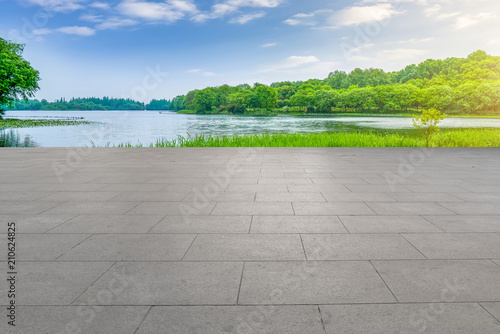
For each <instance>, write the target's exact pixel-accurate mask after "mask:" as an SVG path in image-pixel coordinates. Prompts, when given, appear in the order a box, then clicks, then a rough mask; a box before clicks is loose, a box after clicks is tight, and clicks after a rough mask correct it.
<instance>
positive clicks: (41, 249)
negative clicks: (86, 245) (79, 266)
mask: <svg viewBox="0 0 500 334" xmlns="http://www.w3.org/2000/svg"><path fill="white" fill-rule="evenodd" d="M89 236H90V235H89V234H19V235H17V236H16V246H17V247H16V248H17V249H16V257H17V260H20V261H51V260H55V259H56V258H57V257H59V256H61V255H62V254H64V253H65V252H66V251H68V250H70V249H71V248H73V247H75V246H76V245H78V244H79V243H81V242H82V241H83V240H85V239H87V238H88V237H89ZM0 247H2V248H3V249H7V235H6V234H4V235H2V236H0Z"/></svg>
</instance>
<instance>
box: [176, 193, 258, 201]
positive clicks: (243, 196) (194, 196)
mask: <svg viewBox="0 0 500 334" xmlns="http://www.w3.org/2000/svg"><path fill="white" fill-rule="evenodd" d="M200 198H209V199H210V201H213V202H253V201H254V200H255V193H254V192H250V191H246V192H239V191H226V192H220V193H216V194H214V195H212V194H210V196H206V195H203V194H202V195H200V193H190V194H189V195H187V196H186V197H185V198H184V199H183V201H185V202H193V201H198V200H200Z"/></svg>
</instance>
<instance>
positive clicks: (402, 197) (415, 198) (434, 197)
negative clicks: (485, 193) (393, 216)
mask: <svg viewBox="0 0 500 334" xmlns="http://www.w3.org/2000/svg"><path fill="white" fill-rule="evenodd" d="M388 195H389V196H390V197H392V198H393V199H395V200H396V201H398V202H406V203H413V202H416V203H425V202H450V203H454V202H457V203H460V202H463V200H462V199H460V198H457V197H455V196H452V195H449V194H446V193H404V192H403V193H388Z"/></svg>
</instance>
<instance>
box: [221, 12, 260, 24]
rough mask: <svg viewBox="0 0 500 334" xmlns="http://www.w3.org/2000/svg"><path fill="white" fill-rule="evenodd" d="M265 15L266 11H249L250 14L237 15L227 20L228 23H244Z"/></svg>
mask: <svg viewBox="0 0 500 334" xmlns="http://www.w3.org/2000/svg"><path fill="white" fill-rule="evenodd" d="M264 16H266V13H264V12H259V13H250V14H243V15H240V16H238V17H235V18H233V19H231V20H230V21H229V23H239V24H246V23H248V22H250V21H253V20H255V19H260V18H261V17H264Z"/></svg>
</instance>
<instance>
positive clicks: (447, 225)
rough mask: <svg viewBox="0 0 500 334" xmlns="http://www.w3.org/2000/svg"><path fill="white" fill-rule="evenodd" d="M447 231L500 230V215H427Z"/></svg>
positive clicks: (431, 220)
mask: <svg viewBox="0 0 500 334" xmlns="http://www.w3.org/2000/svg"><path fill="white" fill-rule="evenodd" d="M425 218H426V219H427V220H429V221H430V222H431V223H433V224H434V225H436V226H438V227H439V228H441V229H443V230H445V231H446V232H500V216H463V215H460V216H457V215H455V216H425Z"/></svg>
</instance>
